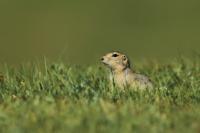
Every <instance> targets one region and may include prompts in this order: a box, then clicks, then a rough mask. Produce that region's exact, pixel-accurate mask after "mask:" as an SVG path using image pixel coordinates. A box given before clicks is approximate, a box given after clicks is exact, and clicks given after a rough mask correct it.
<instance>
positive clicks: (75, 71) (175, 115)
mask: <svg viewBox="0 0 200 133" xmlns="http://www.w3.org/2000/svg"><path fill="white" fill-rule="evenodd" d="M135 68H136V70H137V71H139V72H141V73H144V74H146V75H148V76H149V77H151V79H152V80H153V81H154V84H155V89H154V90H153V91H144V92H140V91H134V90H126V91H125V92H121V91H119V90H118V89H117V88H115V89H114V90H111V89H109V86H108V80H107V78H106V77H107V76H106V75H107V70H105V69H104V68H102V67H101V66H98V65H96V66H67V65H65V64H63V63H53V64H50V63H45V65H36V64H34V63H32V64H31V63H30V64H27V65H21V66H20V67H17V68H13V67H8V66H5V67H3V68H2V76H0V132H2V133H3V132H15V133H21V132H22V133H23V132H34V133H35V132H41V133H42V132H48V133H51V132H69V133H79V132H81V133H94V132H97V133H102V132H103V133H104V132H107V133H129V132H131V133H132V132H153V133H156V132H158V133H160V132H170V133H171V132H183V133H184V132H194V133H195V132H196V133H198V132H200V61H199V58H196V59H190V60H188V59H183V58H181V59H176V60H173V61H170V62H169V63H168V64H161V63H156V62H149V63H136V66H135Z"/></svg>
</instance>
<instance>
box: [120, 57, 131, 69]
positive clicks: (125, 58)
mask: <svg viewBox="0 0 200 133" xmlns="http://www.w3.org/2000/svg"><path fill="white" fill-rule="evenodd" d="M122 59H123V63H124V64H125V65H126V67H130V62H129V59H128V58H127V57H126V55H123V57H122Z"/></svg>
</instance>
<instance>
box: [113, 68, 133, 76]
mask: <svg viewBox="0 0 200 133" xmlns="http://www.w3.org/2000/svg"><path fill="white" fill-rule="evenodd" d="M130 71H131V72H133V71H132V70H131V68H130V67H124V68H121V69H113V70H112V73H113V74H114V75H118V74H122V73H128V72H130Z"/></svg>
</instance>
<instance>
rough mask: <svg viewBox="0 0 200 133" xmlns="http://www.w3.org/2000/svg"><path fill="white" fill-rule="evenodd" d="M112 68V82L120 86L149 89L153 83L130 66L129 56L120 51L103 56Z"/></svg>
mask: <svg viewBox="0 0 200 133" xmlns="http://www.w3.org/2000/svg"><path fill="white" fill-rule="evenodd" d="M101 61H102V63H104V64H105V65H107V66H108V67H109V68H110V70H111V76H110V77H111V84H113V85H116V86H117V87H119V88H123V89H124V88H127V87H130V88H136V89H143V90H144V89H147V88H149V89H150V88H152V87H153V85H152V83H151V81H150V80H149V78H148V77H146V76H144V75H141V74H137V73H135V72H134V71H133V70H131V67H130V61H129V59H128V57H127V56H126V55H124V54H122V53H120V52H111V53H108V54H106V55H104V56H103V57H102V58H101Z"/></svg>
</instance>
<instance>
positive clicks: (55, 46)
mask: <svg viewBox="0 0 200 133" xmlns="http://www.w3.org/2000/svg"><path fill="white" fill-rule="evenodd" d="M199 35H200V1H199V0H185V1H184V0H123V1H122V0H121V1H120V0H99V1H94V0H93V1H88V0H79V1H77V0H57V1H56V0H54V1H53V0H34V1H33V0H32V1H31V0H0V62H1V63H21V62H24V61H31V60H35V59H40V58H43V57H44V56H45V57H47V58H48V59H50V60H56V59H59V58H62V59H63V60H64V61H66V62H70V63H80V64H82V63H86V64H87V63H94V62H97V61H98V60H97V59H99V56H101V55H102V54H104V53H106V52H108V51H112V50H119V51H123V52H124V53H126V54H128V55H129V56H131V58H133V59H135V60H138V59H139V60H140V59H143V58H147V59H149V58H153V59H154V58H155V59H161V60H165V59H169V58H172V57H174V56H177V55H179V54H184V55H188V56H190V55H192V53H193V52H194V51H197V52H198V49H199V48H200V36H199Z"/></svg>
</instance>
